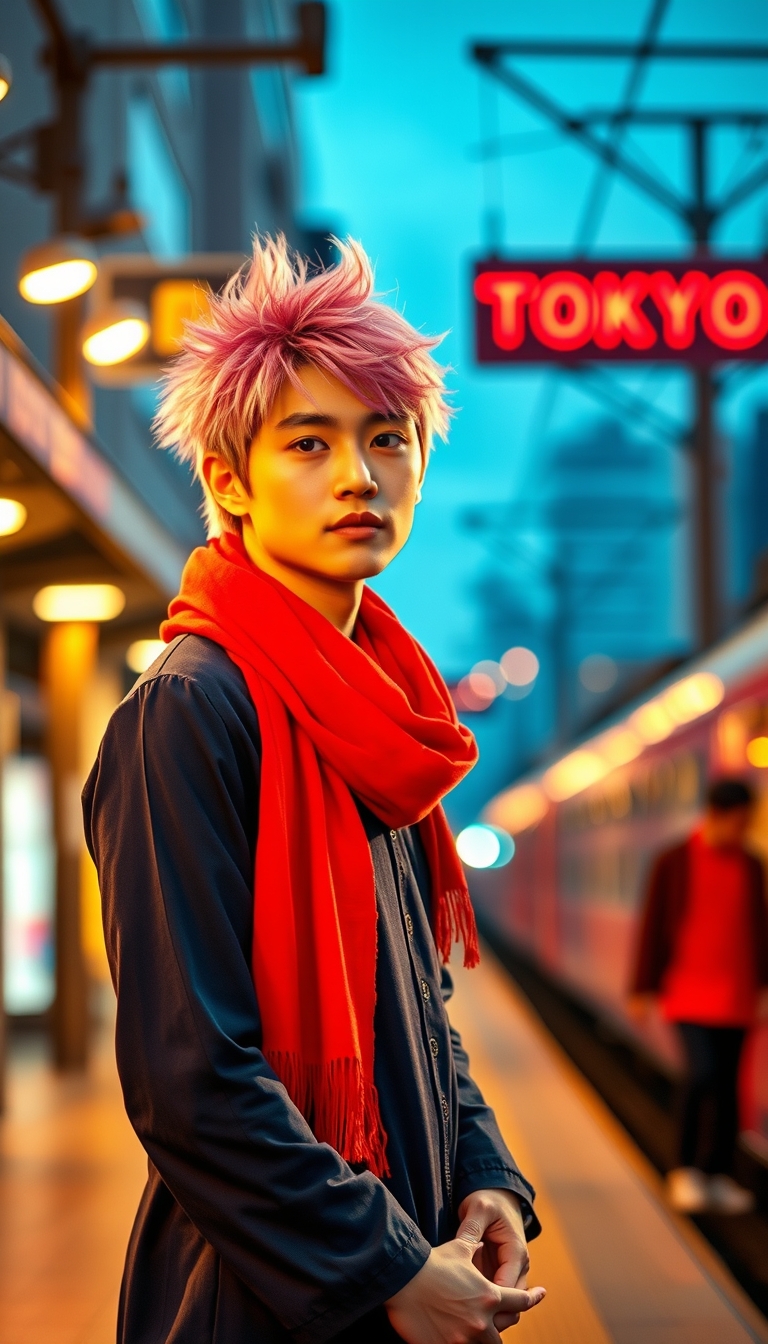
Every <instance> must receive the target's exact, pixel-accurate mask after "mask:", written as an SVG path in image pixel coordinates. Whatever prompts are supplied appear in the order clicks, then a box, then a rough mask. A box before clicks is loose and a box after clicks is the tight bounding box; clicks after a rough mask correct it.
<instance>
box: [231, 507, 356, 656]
mask: <svg viewBox="0 0 768 1344" xmlns="http://www.w3.org/2000/svg"><path fill="white" fill-rule="evenodd" d="M243 544H244V546H245V549H246V551H247V553H248V555H249V557H250V559H251V560H252V561H253V563H254V564H255V565H257V566H258V568H259V569H261V570H263V571H264V573H265V574H269V575H270V577H271V578H273V579H277V580H278V582H279V583H282V584H283V585H284V586H285V587H286V588H288V589H289V590H290V592H292V593H295V594H296V596H297V597H300V598H302V599H303V601H304V602H306V603H308V605H309V606H310V607H314V609H315V611H319V612H320V614H321V615H322V616H325V617H326V619H327V620H329V621H330V622H331V625H335V627H336V629H337V630H340V631H341V633H342V635H346V636H347V637H348V638H350V637H351V636H352V632H353V631H354V628H355V622H356V620H357V613H358V611H359V610H360V603H361V602H362V600H363V589H364V587H365V580H364V579H350V580H348V581H337V580H335V579H326V578H324V577H323V576H322V575H318V574H308V573H306V572H305V571H304V570H300V569H296V568H295V567H294V566H292V565H283V564H281V562H280V561H279V560H275V558H274V556H271V555H267V554H266V553H265V551H264V550H263V549H262V547H261V546H260V545H259V543H258V540H257V539H256V537H255V536H254V534H253V529H252V528H249V527H248V526H247V525H246V526H245V527H244V528H243Z"/></svg>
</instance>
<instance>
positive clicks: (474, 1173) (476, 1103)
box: [441, 966, 541, 1241]
mask: <svg viewBox="0 0 768 1344" xmlns="http://www.w3.org/2000/svg"><path fill="white" fill-rule="evenodd" d="M441 978H442V984H441V988H442V995H443V1002H444V1003H447V1002H448V1000H449V999H450V998H451V995H452V994H453V981H452V979H451V975H450V972H449V971H448V969H447V967H445V966H444V967H443V968H442V977H441ZM451 1044H452V1046H453V1060H454V1064H455V1067H456V1082H457V1086H458V1094H459V1125H458V1142H457V1149H456V1166H455V1171H454V1201H455V1206H456V1209H457V1210H458V1208H459V1206H460V1205H461V1203H462V1201H463V1200H465V1199H466V1197H467V1195H471V1194H472V1193H473V1192H474V1191H475V1190H512V1191H513V1192H514V1194H516V1195H517V1196H518V1197H519V1199H520V1204H521V1208H522V1211H523V1223H524V1225H525V1235H526V1237H527V1239H528V1241H532V1240H533V1238H534V1237H537V1236H538V1235H539V1233H540V1231H541V1224H540V1223H539V1220H538V1218H537V1217H536V1214H535V1212H534V1209H533V1200H534V1198H535V1193H536V1192H535V1191H534V1188H533V1186H532V1185H531V1184H530V1183H529V1182H528V1181H526V1180H525V1178H524V1177H523V1176H522V1175H521V1173H520V1170H519V1168H518V1166H517V1163H516V1162H515V1159H514V1158H513V1156H512V1154H511V1153H510V1151H509V1149H508V1148H507V1145H506V1144H505V1142H504V1140H503V1138H502V1137H501V1132H500V1130H499V1126H498V1124H497V1122H496V1117H495V1115H494V1113H493V1111H492V1110H491V1108H490V1106H488V1105H486V1102H485V1100H484V1099H483V1095H482V1093H481V1091H480V1088H479V1087H478V1086H477V1083H476V1082H475V1081H474V1079H473V1078H472V1075H471V1073H470V1070H469V1057H468V1055H467V1052H466V1050H465V1049H464V1046H463V1045H462V1042H461V1036H460V1035H459V1033H458V1031H456V1029H455V1027H451Z"/></svg>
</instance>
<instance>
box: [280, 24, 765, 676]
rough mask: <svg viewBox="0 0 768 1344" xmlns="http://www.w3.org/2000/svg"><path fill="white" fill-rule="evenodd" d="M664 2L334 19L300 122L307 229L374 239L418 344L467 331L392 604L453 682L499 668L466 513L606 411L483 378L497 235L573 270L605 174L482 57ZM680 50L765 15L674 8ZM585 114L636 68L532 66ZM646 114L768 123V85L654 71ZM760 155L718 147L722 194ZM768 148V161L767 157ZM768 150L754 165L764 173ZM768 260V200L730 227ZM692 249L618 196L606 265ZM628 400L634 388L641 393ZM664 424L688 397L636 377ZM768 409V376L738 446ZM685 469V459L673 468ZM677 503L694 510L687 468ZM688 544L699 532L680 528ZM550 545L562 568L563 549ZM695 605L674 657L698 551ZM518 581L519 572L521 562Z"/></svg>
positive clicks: (740, 404)
mask: <svg viewBox="0 0 768 1344" xmlns="http://www.w3.org/2000/svg"><path fill="white" fill-rule="evenodd" d="M649 9H650V0H643V3H637V0H622V3H621V4H620V5H617V4H616V3H615V0H613V3H603V0H594V2H593V0H581V2H579V0H575V3H574V2H573V0H571V2H570V3H566V2H565V0H540V3H539V4H537V5H535V6H530V5H523V4H520V3H509V0H507V2H506V3H501V2H500V0H476V2H475V3H473V4H471V5H470V4H467V3H466V2H464V3H462V2H461V0H409V2H408V3H406V0H332V3H331V5H330V10H331V12H330V22H331V40H330V69H329V73H328V75H327V76H326V77H324V78H322V79H318V80H304V81H300V82H299V83H298V84H297V86H296V100H295V101H296V112H297V119H298V127H299V136H300V143H301V145H302V153H303V184H302V197H303V209H304V214H305V216H306V218H307V219H308V220H309V221H311V222H313V223H316V224H320V225H322V226H326V225H328V226H330V227H333V228H334V229H336V230H337V231H339V232H341V233H351V234H353V235H354V236H356V237H358V238H360V239H361V240H362V241H363V243H364V245H365V246H366V247H367V249H368V251H369V253H370V254H371V256H372V257H373V259H374V260H375V263H376V267H377V280H378V286H379V288H380V290H382V291H385V292H387V293H388V294H390V295H391V297H392V300H393V301H394V302H396V303H397V304H398V306H399V307H400V308H401V309H402V310H404V312H405V313H406V315H407V316H408V318H409V319H410V320H411V321H412V322H413V323H414V324H415V325H416V326H418V327H420V328H424V329H425V330H428V331H431V332H440V331H448V333H449V334H448V336H447V338H446V340H445V342H444V344H443V346H442V347H441V350H442V359H443V360H444V361H445V362H448V363H449V364H450V365H451V366H452V369H453V372H452V374H451V377H450V384H451V386H452V387H453V388H454V389H455V396H454V403H455V405H456V407H457V409H458V414H457V416H456V420H455V424H454V428H453V431H452V434H451V439H450V442H449V444H448V445H442V444H440V445H438V447H437V451H436V453H435V455H434V458H433V461H432V464H431V467H430V472H429V476H428V480H427V486H426V489H425V497H424V502H423V504H422V505H421V506H420V509H419V512H418V516H417V524H416V527H415V530H414V535H413V537H412V539H411V542H410V543H409V545H408V547H407V548H406V550H405V551H404V552H403V554H402V556H401V557H399V559H398V560H397V561H396V562H395V564H394V565H393V566H392V568H391V569H390V570H389V571H388V573H387V574H386V576H384V578H383V579H382V581H381V582H380V588H381V591H382V593H383V594H384V596H385V597H386V598H387V599H388V600H389V601H390V602H392V604H393V605H394V606H395V608H396V609H397V611H398V613H399V614H400V616H401V617H402V619H403V620H404V621H405V622H406V624H408V625H409V627H410V628H411V629H412V630H413V631H414V633H415V634H416V635H417V636H418V637H419V638H421V639H422V640H423V642H424V643H425V644H426V645H427V647H428V648H429V650H430V651H431V653H432V654H433V656H434V657H435V658H436V660H437V661H438V663H439V664H440V666H441V667H442V668H443V670H444V671H446V672H447V673H449V674H450V673H456V672H462V671H465V670H466V668H467V667H468V666H469V665H470V664H471V663H472V662H473V661H475V660H476V659H478V658H482V657H488V656H498V654H499V653H500V652H501V650H499V649H495V648H490V647H488V636H487V634H485V635H484V633H483V629H482V626H481V625H480V624H479V622H478V618H477V609H476V603H475V600H474V597H473V592H472V583H473V580H474V579H476V578H477V577H478V576H479V575H480V574H482V572H483V569H484V567H485V566H486V564H487V561H488V552H487V550H486V547H485V544H484V543H483V542H482V540H481V539H480V538H479V537H478V536H477V535H473V534H470V533H468V532H467V531H466V530H465V529H464V527H463V526H462V524H461V517H462V514H463V511H464V510H465V509H466V507H467V506H469V505H472V504H478V505H481V506H487V505H488V504H493V503H497V504H498V503H510V504H511V505H512V506H513V512H514V502H515V500H517V499H523V498H530V497H531V495H532V494H533V495H535V494H536V492H537V491H539V492H540V491H541V490H542V488H543V479H542V471H543V468H542V463H544V462H545V461H546V453H547V450H548V445H551V444H552V443H553V442H554V441H556V439H557V437H558V435H562V434H564V433H572V432H574V431H575V430H579V429H581V430H584V431H585V432H588V430H589V426H590V425H592V424H594V423H595V422H596V419H597V417H599V416H601V415H604V411H603V410H602V409H601V408H600V407H599V406H598V405H596V403H595V402H594V401H592V400H591V399H590V398H589V397H588V396H585V395H584V394H583V393H582V392H580V391H578V390H575V389H574V388H573V387H572V386H571V385H570V384H569V383H566V382H565V381H564V380H562V379H561V378H559V377H558V376H557V375H552V374H547V373H544V372H541V371H527V372H526V371H520V372H518V371H504V370H502V371H486V370H480V369H478V368H476V367H475V366H474V364H473V359H472V351H471V339H470V338H471V327H470V305H469V280H468V267H469V263H470V260H471V259H472V258H473V257H474V256H476V255H477V254H479V253H481V252H482V251H483V250H484V245H485V243H486V242H487V240H488V236H489V232H492V231H493V230H494V229H495V230H496V232H497V233H499V234H500V237H501V240H502V242H503V245H504V248H505V249H506V250H507V251H509V252H512V253H515V252H516V253H518V254H520V255H525V254H526V253H529V254H530V253H532V254H539V255H541V254H547V253H552V254H567V253H568V252H569V251H572V249H573V244H574V239H575V238H576V236H577V232H578V229H579V224H580V218H581V216H582V212H583V209H584V203H585V200H586V198H587V195H588V193H589V191H590V188H591V184H592V182H593V178H594V174H595V171H596V169H595V164H594V162H593V160H592V159H591V158H590V157H589V156H588V155H587V154H586V153H584V152H583V151H582V150H581V149H579V148H577V147H574V146H573V145H572V144H570V143H567V142H564V141H562V140H560V139H559V138H558V137H557V136H556V135H554V134H553V135H551V136H547V135H546V134H543V132H544V131H545V130H546V124H545V123H544V122H542V121H541V120H540V119H539V118H538V117H536V116H534V115H533V114H532V113H530V112H528V111H527V110H526V109H525V108H524V107H523V106H522V105H521V104H520V103H519V102H517V101H516V100H515V99H514V98H513V97H511V96H510V95H508V94H506V93H505V92H504V91H503V90H500V89H499V90H498V93H497V92H495V91H494V89H493V87H492V86H491V85H490V84H489V83H488V81H487V78H486V77H484V76H483V75H482V74H481V73H480V72H479V71H478V69H477V68H476V67H475V66H473V65H472V64H471V62H470V60H469V59H468V55H467V50H468V44H469V42H470V40H471V39H481V38H495V37H525V36H530V37H558V38H565V37H568V36H570V37H573V38H581V39H586V38H589V37H593V38H600V39H605V38H608V37H615V38H635V37H636V36H637V35H638V34H639V32H640V31H641V29H642V26H643V24H644V23H645V21H646V17H647V13H648V11H649ZM661 36H662V38H665V39H669V40H673V39H689V40H699V41H708V40H716V39H724V40H728V41H737V40H742V41H763V42H765V41H768V5H766V4H765V2H764V0H727V2H726V0H671V3H670V4H669V5H668V6H667V11H666V16H665V19H664V23H663V27H662V32H661ZM520 68H521V69H523V70H524V71H525V72H526V73H527V74H528V75H529V76H530V77H531V78H535V79H537V80H539V81H540V82H541V83H542V84H543V85H544V86H545V87H546V88H547V89H548V90H549V92H550V93H552V94H554V95H556V96H557V97H558V98H560V99H561V101H563V102H565V103H567V104H568V105H569V106H571V107H572V108H573V109H574V110H577V109H580V108H583V107H584V106H585V105H586V106H595V105H612V104H613V103H614V102H615V100H616V99H617V98H618V97H619V96H620V93H621V89H622V87H623V83H624V80H625V79H626V66H624V65H620V64H618V63H615V64H606V65H603V66H597V65H591V66H589V67H587V66H586V65H584V64H582V65H581V66H579V65H575V64H573V63H567V64H566V63H555V62H549V63H545V62H541V61H539V62H535V63H534V62H533V61H527V62H524V63H521V66H520ZM641 102H642V103H643V104H645V105H660V104H664V105H665V106H669V105H675V106H678V105H681V104H683V105H684V104H688V105H691V104H693V105H696V106H712V105H713V104H714V105H725V106H734V105H739V106H762V107H766V106H768V95H766V92H765V72H764V67H762V68H761V67H759V66H757V65H755V66H744V65H741V66H737V67H732V66H729V67H724V68H717V67H713V66H697V67H691V68H688V69H681V68H680V67H678V66H676V67H670V66H656V67H653V68H651V70H650V71H649V73H648V77H647V79H646V82H645V84H644V86H643V91H642V98H641ZM495 134H498V135H500V136H503V137H512V138H511V139H510V140H509V141H508V144H509V147H511V148H512V149H513V150H514V151H515V152H513V153H510V154H507V155H506V156H505V157H503V158H501V159H497V160H494V161H493V162H492V163H490V164H486V165H485V166H484V165H483V164H482V163H481V162H479V161H478V156H477V148H478V145H479V143H480V142H481V141H482V140H484V139H487V138H488V137H489V136H491V135H495ZM742 141H743V137H742V138H741V139H739V137H738V136H734V135H731V136H723V137H721V140H720V141H719V142H718V146H717V153H716V156H715V157H716V174H717V178H718V181H720V182H722V181H723V180H724V179H725V177H727V174H728V172H729V171H730V170H731V168H732V166H733V162H734V158H735V157H736V156H737V155H738V154H739V153H741V152H742V151H743V149H744V145H743V143H742ZM637 143H638V148H639V149H640V150H641V151H642V152H643V153H646V154H649V155H650V156H651V157H652V158H654V159H655V161H656V162H657V163H658V164H659V165H661V166H662V167H663V168H664V170H665V171H666V172H667V173H668V174H669V175H670V176H671V178H672V179H673V180H675V181H677V182H678V183H679V184H682V183H683V182H684V180H685V173H686V172H687V163H686V158H685V154H684V151H683V145H682V143H681V141H680V140H679V139H675V137H674V136H669V135H668V134H660V133H658V132H656V133H654V134H653V135H651V134H649V133H645V134H644V135H643V136H642V137H639V138H638V142H637ZM766 148H768V145H767V146H766ZM759 151H760V146H759V145H757V146H753V147H752V148H751V150H750V148H749V147H748V148H747V151H746V152H747V153H750V152H752V153H753V155H754V154H756V153H757V154H759ZM767 241H768V194H766V193H763V195H762V196H761V197H759V198H757V199H755V200H753V201H752V202H751V203H750V204H749V205H748V206H747V207H745V208H743V209H741V210H740V211H739V212H737V213H736V214H734V216H733V217H732V218H731V219H730V220H729V222H728V224H727V226H726V228H725V229H724V230H723V231H722V232H721V234H719V235H718V236H717V238H716V240H715V247H716V249H718V250H726V249H727V250H730V251H737V252H738V251H740V252H746V253H754V252H755V251H757V250H760V249H761V247H762V246H764V245H765V244H766V242H767ZM686 247H687V243H686V238H685V234H684V232H683V231H682V229H681V227H680V225H679V224H678V223H677V222H676V221H675V220H674V219H671V218H670V217H669V216H668V215H667V214H665V213H664V211H663V210H662V209H660V208H659V207H657V206H656V205H654V204H652V203H650V202H648V201H647V200H645V199H644V198H643V197H642V196H641V195H640V194H639V193H638V192H637V191H636V190H634V189H633V188H631V187H625V186H624V185H623V184H622V183H621V182H620V181H618V180H616V179H615V180H614V182H613V184H612V186H611V189H610V193H609V196H608V200H607V205H606V208H605V211H604V214H603V216H602V219H601V222H600V227H599V231H598V233H597V236H596V237H595V239H594V242H593V244H592V246H591V249H590V250H591V251H592V252H593V253H595V254H600V253H604V254H606V255H610V254H611V253H613V254H614V255H617V254H619V255H620V254H621V253H622V252H623V253H626V254H628V255H635V256H643V255H660V256H661V255H664V254H667V255H671V254H678V253H681V252H684V251H685V250H686ZM624 378H625V381H627V379H626V376H624ZM634 382H635V384H636V385H637V386H642V388H643V391H644V393H645V394H647V395H650V396H652V397H653V398H654V399H655V401H656V403H657V404H658V406H659V407H661V408H662V409H666V410H668V411H669V412H670V413H673V414H675V415H676V416H678V417H679V418H683V419H684V418H685V416H686V415H687V413H688V393H687V388H686V384H685V379H684V377H682V376H681V375H679V374H676V373H674V372H673V373H669V372H667V373H664V374H662V375H659V374H657V373H654V371H652V370H651V371H648V370H646V371H643V372H642V373H640V374H638V375H636V376H635V378H634ZM767 401H768V386H767V385H766V380H765V378H764V377H758V378H750V379H748V380H746V381H745V382H744V383H743V384H740V385H739V387H738V389H737V390H736V392H734V393H733V394H731V395H729V396H728V397H727V398H726V399H725V402H724V404H723V407H722V412H721V416H722V425H723V429H724V431H725V432H726V433H729V434H736V435H738V434H739V433H745V432H747V429H748V426H749V424H750V423H751V418H752V416H753V414H754V410H755V407H756V406H757V405H759V404H764V403H766V402H767ZM670 453H671V454H672V455H674V450H673V449H670ZM669 488H670V490H671V491H672V492H673V493H674V492H675V491H677V492H678V493H679V492H680V491H683V492H684V482H682V481H681V478H680V471H679V469H678V467H677V466H675V464H674V463H672V464H671V466H670V486H669ZM681 528H682V524H681ZM529 540H530V541H531V544H532V545H533V546H534V547H535V546H536V545H539V546H540V548H541V546H543V547H544V550H546V539H542V538H541V537H536V536H532V537H531V538H530V539H529ZM673 550H674V554H675V555H676V556H677V568H678V571H682V577H681V573H680V572H678V574H677V577H676V579H675V583H676V585H677V600H676V601H675V602H673V603H672V604H671V607H670V625H669V630H668V632H667V636H668V640H669V643H670V646H672V645H674V644H675V643H677V644H678V645H679V644H680V643H681V641H682V642H684V641H685V639H686V637H687V635H688V633H689V622H688V619H687V601H686V596H685V574H684V570H685V554H686V548H685V543H684V537H683V536H682V531H681V535H680V536H678V537H677V538H676V539H675V540H674V546H673ZM511 564H512V566H513V569H514V561H513V562H511ZM510 580H511V581H512V582H513V583H514V582H517V583H518V584H520V585H523V586H525V585H529V586H531V585H532V587H533V588H535V589H536V591H537V593H538V594H539V597H538V599H537V600H539V601H540V603H541V605H542V611H544V609H545V607H546V601H547V593H546V582H545V580H544V578H543V577H542V575H538V576H537V575H536V574H535V573H531V572H530V567H529V568H528V569H527V570H523V569H521V570H520V571H519V572H518V573H511V574H510Z"/></svg>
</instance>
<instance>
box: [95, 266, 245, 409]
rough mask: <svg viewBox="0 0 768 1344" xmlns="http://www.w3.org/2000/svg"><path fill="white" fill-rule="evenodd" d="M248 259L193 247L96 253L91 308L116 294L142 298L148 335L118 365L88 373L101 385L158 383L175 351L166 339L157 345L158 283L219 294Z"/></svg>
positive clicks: (99, 305) (106, 301)
mask: <svg viewBox="0 0 768 1344" xmlns="http://www.w3.org/2000/svg"><path fill="white" fill-rule="evenodd" d="M247 260H248V258H247V256H246V255H245V254H244V253H241V252H197V253H189V254H188V255H185V256H182V257H153V256H149V255H148V254H147V253H145V252H112V253H108V254H106V255H105V256H102V257H99V269H98V275H97V277H96V281H95V283H94V285H93V288H92V289H91V290H90V292H89V294H88V311H89V313H94V314H95V313H98V312H99V310H100V309H102V308H106V306H107V305H108V304H109V303H112V302H113V301H114V300H115V299H129V300H132V301H133V302H134V303H140V304H142V305H143V306H144V307H145V308H146V309H147V315H148V318H149V322H150V337H149V341H148V342H147V344H146V345H145V346H144V348H143V349H142V350H139V351H138V353H137V354H135V355H134V356H133V357H132V358H131V359H127V360H124V361H123V362H122V363H121V364H111V365H95V364H93V365H91V364H89V365H88V373H89V377H90V378H91V379H92V380H93V382H95V383H97V384H98V385H99V386H101V387H134V386H136V385H137V384H142V383H153V382H156V380H157V379H158V378H159V377H160V375H161V374H162V372H163V369H164V368H165V367H166V366H167V364H168V362H169V361H170V360H171V359H172V358H173V355H174V354H175V350H174V349H173V347H172V344H171V343H170V341H169V340H167V339H166V340H164V341H162V342H161V348H160V349H158V348H157V346H156V344H155V341H156V336H157V328H158V321H157V313H156V312H153V307H155V305H154V303H153V299H154V298H155V297H156V295H157V292H158V288H159V287H160V286H162V285H165V286H168V287H170V286H173V285H174V284H175V283H180V284H182V285H183V284H185V283H186V284H187V285H188V284H190V283H192V284H195V285H197V286H199V287H200V289H201V290H204V289H205V287H206V286H207V287H209V288H210V289H211V290H213V292H214V293H217V292H218V291H219V290H220V289H221V288H222V286H223V285H224V284H225V283H226V281H227V280H228V279H229V278H230V277H231V276H232V275H234V273H235V272H236V271H238V270H239V269H240V267H241V266H242V265H243V264H244V263H245V262H246V261H247ZM169 297H170V296H169ZM201 311H202V309H201ZM190 315H193V314H192V313H190Z"/></svg>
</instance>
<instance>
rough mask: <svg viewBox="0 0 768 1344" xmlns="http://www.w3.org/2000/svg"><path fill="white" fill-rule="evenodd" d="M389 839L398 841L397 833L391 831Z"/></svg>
mask: <svg viewBox="0 0 768 1344" xmlns="http://www.w3.org/2000/svg"><path fill="white" fill-rule="evenodd" d="M389 838H390V840H396V839H397V831H390V832H389Z"/></svg>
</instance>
